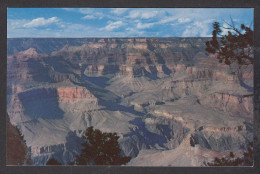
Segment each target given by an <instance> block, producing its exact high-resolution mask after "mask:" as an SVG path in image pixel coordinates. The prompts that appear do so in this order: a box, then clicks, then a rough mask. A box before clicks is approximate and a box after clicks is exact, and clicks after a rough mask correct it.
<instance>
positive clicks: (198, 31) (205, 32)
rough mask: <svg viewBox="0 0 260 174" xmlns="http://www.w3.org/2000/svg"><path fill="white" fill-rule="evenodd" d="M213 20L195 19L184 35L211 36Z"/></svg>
mask: <svg viewBox="0 0 260 174" xmlns="http://www.w3.org/2000/svg"><path fill="white" fill-rule="evenodd" d="M212 21H213V20H206V21H195V22H193V23H192V24H190V25H188V26H187V27H186V29H185V31H184V32H183V33H182V37H210V36H211V31H210V29H211V23H212Z"/></svg>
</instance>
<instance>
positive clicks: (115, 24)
mask: <svg viewBox="0 0 260 174" xmlns="http://www.w3.org/2000/svg"><path fill="white" fill-rule="evenodd" d="M123 25H124V23H123V22H122V21H116V22H109V24H108V25H107V26H105V27H104V28H102V29H101V30H103V29H105V30H108V31H112V30H114V29H117V28H119V27H121V26H123Z"/></svg>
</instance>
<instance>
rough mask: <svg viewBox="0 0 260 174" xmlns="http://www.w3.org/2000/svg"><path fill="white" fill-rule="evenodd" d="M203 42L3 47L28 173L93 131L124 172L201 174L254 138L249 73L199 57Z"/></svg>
mask: <svg viewBox="0 0 260 174" xmlns="http://www.w3.org/2000/svg"><path fill="white" fill-rule="evenodd" d="M207 40H209V38H82V39H79V38H78V39H76V38H75V39H66V38H63V39H57V38H56V39H55V38H53V39H51V38H50V39H48V38H20V39H18V38H17V39H15V38H13V39H8V43H7V45H8V50H7V51H8V57H7V111H8V115H9V117H10V122H11V124H12V125H14V126H16V127H17V128H18V129H19V130H20V132H21V134H22V135H23V136H24V140H25V141H26V145H27V147H28V151H29V155H30V158H31V161H32V164H33V165H45V164H46V162H47V160H48V159H49V158H55V159H57V160H58V161H60V162H61V163H62V164H63V165H67V164H68V163H69V162H71V161H73V160H74V159H75V156H76V155H78V154H79V153H80V150H81V142H82V140H81V138H80V137H81V135H82V133H83V132H84V130H86V128H87V127H89V126H93V127H94V128H95V129H100V130H101V131H103V132H116V133H117V135H119V136H120V138H119V144H120V147H121V150H122V155H124V156H131V158H132V159H131V161H130V162H129V163H128V164H126V165H129V166H205V164H206V163H207V162H211V161H213V160H214V158H215V157H223V156H227V155H228V154H229V153H230V152H231V151H232V152H234V154H235V156H237V157H240V156H242V154H243V152H244V151H245V150H246V149H247V146H248V143H249V142H251V141H252V140H253V87H254V86H253V65H249V66H246V67H243V68H242V69H241V72H240V73H236V70H237V69H236V66H228V65H225V64H221V63H219V62H218V61H217V59H216V55H209V54H207V53H206V52H205V42H206V41H207Z"/></svg>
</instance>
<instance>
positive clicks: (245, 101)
mask: <svg viewBox="0 0 260 174" xmlns="http://www.w3.org/2000/svg"><path fill="white" fill-rule="evenodd" d="M201 103H203V105H205V106H209V107H211V108H213V109H219V110H221V111H225V112H228V113H230V114H232V115H234V116H242V117H249V118H251V119H253V117H252V115H253V95H252V94H250V95H232V94H228V93H219V92H216V93H213V94H210V95H208V96H207V97H206V98H204V99H203V100H201Z"/></svg>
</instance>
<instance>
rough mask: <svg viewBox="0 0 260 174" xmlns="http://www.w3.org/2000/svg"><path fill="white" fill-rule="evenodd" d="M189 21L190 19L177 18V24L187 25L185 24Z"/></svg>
mask: <svg viewBox="0 0 260 174" xmlns="http://www.w3.org/2000/svg"><path fill="white" fill-rule="evenodd" d="M190 21H191V19H190V18H179V19H178V22H179V23H187V22H190Z"/></svg>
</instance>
